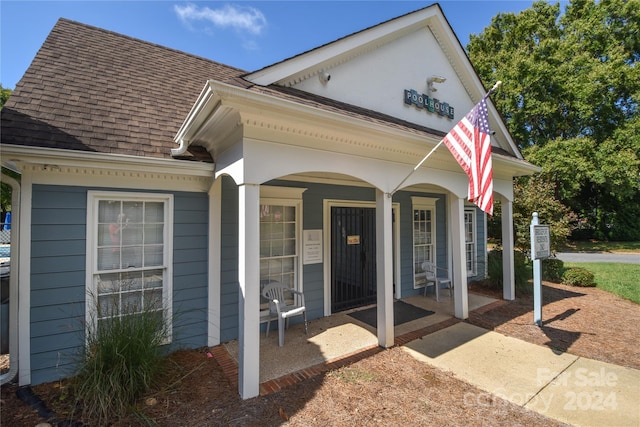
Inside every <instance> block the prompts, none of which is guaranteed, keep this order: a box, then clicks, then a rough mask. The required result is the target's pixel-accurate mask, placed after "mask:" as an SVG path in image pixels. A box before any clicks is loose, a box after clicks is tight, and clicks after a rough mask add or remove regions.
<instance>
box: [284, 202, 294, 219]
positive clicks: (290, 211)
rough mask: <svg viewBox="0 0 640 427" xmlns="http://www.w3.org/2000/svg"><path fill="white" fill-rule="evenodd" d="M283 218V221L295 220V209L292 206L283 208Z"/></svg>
mask: <svg viewBox="0 0 640 427" xmlns="http://www.w3.org/2000/svg"><path fill="white" fill-rule="evenodd" d="M283 211H284V218H283V221H289V222H291V221H295V220H296V208H295V207H294V206H284V207H283Z"/></svg>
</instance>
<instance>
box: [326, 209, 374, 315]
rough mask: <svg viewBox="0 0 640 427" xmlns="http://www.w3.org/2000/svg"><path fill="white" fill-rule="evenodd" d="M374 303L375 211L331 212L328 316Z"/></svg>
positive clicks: (340, 210)
mask: <svg viewBox="0 0 640 427" xmlns="http://www.w3.org/2000/svg"><path fill="white" fill-rule="evenodd" d="M375 302H376V210H375V209H374V208H360V207H332V208H331V312H332V313H336V312H339V311H344V310H348V309H350V308H356V307H361V306H363V305H368V304H374V303H375Z"/></svg>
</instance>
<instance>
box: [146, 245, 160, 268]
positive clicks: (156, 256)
mask: <svg viewBox="0 0 640 427" xmlns="http://www.w3.org/2000/svg"><path fill="white" fill-rule="evenodd" d="M162 261H163V260H162V245H154V246H145V247H144V266H145V267H150V266H156V265H162Z"/></svg>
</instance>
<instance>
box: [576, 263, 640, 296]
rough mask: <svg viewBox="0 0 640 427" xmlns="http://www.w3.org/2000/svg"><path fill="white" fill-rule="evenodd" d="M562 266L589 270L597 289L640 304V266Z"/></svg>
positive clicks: (610, 264) (586, 264)
mask: <svg viewBox="0 0 640 427" xmlns="http://www.w3.org/2000/svg"><path fill="white" fill-rule="evenodd" d="M564 266H565V268H569V267H582V268H584V269H586V270H589V271H590V272H592V273H593V275H594V278H595V282H596V285H597V286H598V288H600V289H602V290H605V291H608V292H611V293H614V294H616V295H618V296H620V297H622V298H624V299H628V300H629V301H633V302H635V303H636V304H640V264H620V263H605V262H565V263H564Z"/></svg>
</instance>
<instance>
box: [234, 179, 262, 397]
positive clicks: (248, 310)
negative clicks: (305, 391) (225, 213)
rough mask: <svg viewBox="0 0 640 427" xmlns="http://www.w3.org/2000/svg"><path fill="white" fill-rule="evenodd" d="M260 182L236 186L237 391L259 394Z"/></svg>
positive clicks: (247, 394) (253, 395) (250, 395)
mask: <svg viewBox="0 0 640 427" xmlns="http://www.w3.org/2000/svg"><path fill="white" fill-rule="evenodd" d="M259 215H260V185H258V184H243V185H240V186H239V187H238V281H239V284H240V293H239V301H238V308H239V310H238V317H239V318H238V350H239V354H238V389H239V390H238V391H239V392H240V396H241V397H242V398H243V399H249V398H251V397H255V396H258V395H259V394H260V256H259V255H260V254H259V247H260V238H259V236H260V216H259Z"/></svg>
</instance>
